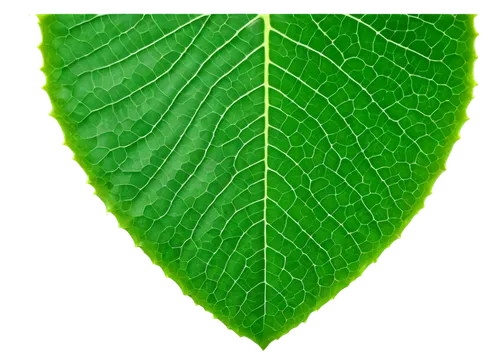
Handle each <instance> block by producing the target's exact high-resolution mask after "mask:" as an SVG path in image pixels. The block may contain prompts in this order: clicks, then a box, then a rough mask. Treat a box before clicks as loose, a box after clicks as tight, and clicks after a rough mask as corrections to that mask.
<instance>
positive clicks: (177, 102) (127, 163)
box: [40, 15, 477, 348]
mask: <svg viewBox="0 0 500 358" xmlns="http://www.w3.org/2000/svg"><path fill="white" fill-rule="evenodd" d="M40 27H41V30H42V35H43V41H42V44H41V46H40V48H41V51H42V54H43V57H44V66H43V68H42V70H43V71H44V73H45V74H46V77H47V84H46V86H45V88H46V90H47V92H48V94H49V96H50V99H51V101H52V104H53V111H52V112H51V114H52V115H53V116H54V117H55V118H56V119H57V120H58V121H59V123H60V124H61V126H62V128H63V131H64V135H65V143H66V144H67V145H68V146H69V147H70V148H71V149H72V150H73V152H74V154H75V159H76V160H77V161H78V163H79V164H80V165H81V166H82V167H83V169H84V170H85V172H86V173H87V175H88V177H89V183H90V184H91V185H93V186H94V187H95V189H96V194H97V195H98V196H99V197H100V198H101V199H102V200H103V201H104V203H105V204H106V207H107V209H108V210H109V211H110V212H112V213H113V214H114V215H115V216H116V217H117V219H118V222H119V223H120V226H121V227H123V228H125V229H126V230H127V231H128V232H129V233H130V234H131V236H132V237H133V239H134V241H135V243H136V245H137V246H140V247H141V248H142V249H143V250H144V252H145V253H146V254H147V255H148V256H149V257H150V258H151V259H152V261H153V262H154V263H155V264H157V265H159V266H160V267H161V268H162V269H163V270H164V272H165V273H166V275H168V276H169V277H171V278H173V279H174V280H175V281H176V282H177V283H178V284H179V286H180V287H181V288H182V290H183V292H184V293H185V294H187V295H189V296H191V297H192V298H193V299H194V301H195V302H196V303H197V304H200V305H202V306H203V307H204V308H205V309H207V310H208V311H210V312H212V313H214V315H215V317H216V318H218V319H220V320H221V321H222V322H224V323H225V324H226V325H227V326H228V327H229V328H231V329H233V330H235V331H236V332H237V333H238V334H240V335H243V336H247V337H249V338H251V339H252V340H254V341H255V342H257V343H258V344H259V345H260V346H261V347H262V348H265V347H266V346H267V345H268V344H269V343H270V342H271V341H273V340H275V339H277V338H279V337H280V336H281V335H283V334H285V333H286V332H288V331H289V330H290V329H291V328H293V327H295V326H297V325H298V324H299V323H301V322H303V321H305V320H306V319H307V317H308V315H309V314H310V313H311V312H312V311H313V310H316V309H318V308H319V307H321V306H322V305H323V304H324V303H326V302H327V301H328V300H330V299H331V298H333V297H334V296H335V295H336V294H337V293H338V292H339V291H340V290H342V289H343V288H345V287H346V286H347V285H348V284H349V283H350V282H352V281H353V280H354V279H355V278H356V277H358V276H359V275H360V274H361V273H362V272H363V270H364V269H365V268H366V267H367V266H368V265H369V264H371V263H372V262H374V261H375V260H376V259H377V257H378V256H379V255H380V254H381V252H382V251H383V250H384V249H385V248H387V247H388V246H389V245H390V244H391V243H392V242H393V241H394V240H395V239H396V238H398V237H399V236H400V234H401V232H402V230H403V228H404V227H405V226H406V225H407V224H408V222H409V221H410V220H411V218H412V217H413V216H414V215H415V214H416V213H417V212H418V210H420V209H421V208H422V207H423V202H424V199H425V197H426V196H427V195H428V194H429V193H430V191H431V187H432V184H433V183H434V181H435V179H436V178H437V177H438V175H439V174H440V173H441V172H442V171H443V170H444V169H445V161H446V158H447V156H448V155H449V152H450V150H451V148H452V146H453V144H454V142H455V141H456V140H457V139H458V133H459V129H460V127H461V126H462V125H463V123H464V121H465V120H466V114H465V111H466V107H467V105H468V103H469V101H470V100H471V98H472V88H473V86H474V85H475V82H474V80H473V77H472V69H473V62H474V60H475V58H476V56H475V52H474V47H473V43H474V38H475V37H476V35H477V34H476V32H475V30H474V27H473V17H472V16H469V15H259V16H257V15H43V16H40Z"/></svg>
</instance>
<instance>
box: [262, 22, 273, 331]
mask: <svg viewBox="0 0 500 358" xmlns="http://www.w3.org/2000/svg"><path fill="white" fill-rule="evenodd" d="M260 17H261V18H262V19H263V20H264V317H263V321H262V330H263V331H264V326H265V323H266V312H267V310H266V309H267V307H266V302H267V256H266V253H267V218H266V213H267V173H268V171H269V165H268V161H267V157H268V147H269V63H270V59H269V32H270V31H271V19H270V16H269V15H260Z"/></svg>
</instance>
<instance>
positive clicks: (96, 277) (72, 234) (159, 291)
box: [23, 17, 493, 358]
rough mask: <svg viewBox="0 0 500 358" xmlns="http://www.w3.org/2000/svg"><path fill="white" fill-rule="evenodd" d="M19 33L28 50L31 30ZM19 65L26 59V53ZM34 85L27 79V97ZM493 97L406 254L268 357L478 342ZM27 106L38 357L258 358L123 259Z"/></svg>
mask: <svg viewBox="0 0 500 358" xmlns="http://www.w3.org/2000/svg"><path fill="white" fill-rule="evenodd" d="M489 19H490V17H482V18H481V31H483V32H485V31H488V27H489V25H488V22H489V21H490V20H489ZM24 27H25V29H24V33H23V36H26V37H27V38H29V37H30V33H31V26H28V25H25V26H24ZM481 46H482V47H481V55H483V56H485V55H488V54H489V52H490V51H489V48H488V41H483V42H482V43H481ZM26 47H28V46H26ZM25 54H26V56H24V55H23V58H29V57H28V50H27V49H26V50H25ZM488 66H489V65H482V66H481V77H482V78H483V79H485V78H488V77H489V75H487V73H489V69H488ZM23 67H24V68H29V64H27V63H26V66H23ZM39 76H40V75H39V74H35V73H33V74H32V75H31V78H30V79H28V80H27V82H26V86H27V87H28V86H29V81H30V80H31V79H38V78H39ZM490 91H491V90H490V89H482V90H481V105H474V106H473V127H472V128H471V129H466V130H465V151H464V152H460V153H457V158H456V159H457V176H456V177H450V178H449V184H446V185H442V186H441V188H440V193H441V199H440V200H438V201H433V203H432V208H433V215H432V217H426V218H425V224H424V225H418V226H417V232H413V233H410V234H409V248H408V249H395V250H393V253H392V256H390V257H386V258H385V259H384V261H385V263H384V264H383V265H378V266H377V270H376V273H370V274H369V279H368V280H367V281H362V282H361V288H356V289H354V290H353V295H352V296H351V297H345V299H344V304H343V305H330V307H329V309H328V313H322V314H321V320H319V321H314V323H313V328H312V329H310V328H308V329H306V330H305V335H304V336H303V337H289V338H288V344H286V345H274V346H273V349H272V352H273V353H272V356H273V357H275V358H279V357H298V356H304V355H306V356H331V355H334V354H337V353H341V352H342V353H343V352H349V353H352V354H353V355H356V354H357V353H358V352H359V351H360V350H362V351H366V353H368V354H375V355H376V356H378V355H382V354H386V353H387V352H390V351H394V350H396V352H398V354H408V353H411V354H413V353H415V354H421V353H422V354H428V353H438V354H446V353H452V352H453V354H454V353H456V352H457V351H458V352H462V349H464V348H465V347H466V346H469V345H470V343H471V342H473V341H474V340H475V339H474V338H473V337H474V336H475V334H476V332H477V329H476V328H477V325H478V323H477V318H476V315H477V313H476V308H475V307H477V303H474V302H476V300H475V297H476V295H480V294H481V292H480V291H478V286H479V284H480V282H481V280H482V277H483V276H484V277H485V278H486V277H487V276H486V274H487V272H484V271H482V270H481V261H480V259H479V258H478V257H480V255H481V254H482V251H484V250H485V249H484V246H482V245H481V246H479V243H480V242H482V241H483V240H488V239H487V237H490V235H491V234H488V236H487V235H486V229H483V227H484V226H485V225H484V219H483V218H484V217H485V215H486V214H487V210H488V209H487V207H486V206H485V204H484V203H485V202H486V200H487V198H488V197H489V196H490V197H491V188H490V186H491V185H489V184H488V180H490V181H491V179H488V168H489V167H491V165H492V164H491V162H487V160H486V159H485V158H486V157H487V154H486V153H487V152H488V150H489V149H488V148H486V146H487V145H488V141H485V140H484V139H483V136H484V134H485V132H486V130H487V128H488V126H489V125H488V122H489V121H490V120H491V119H492V118H489V116H488V115H487V108H488V102H489V99H490V98H491V95H490ZM29 103H30V105H29V109H30V110H31V113H30V114H29V116H27V117H26V118H25V121H28V122H29V129H28V132H30V134H31V135H32V138H29V140H25V141H23V143H24V145H23V149H25V150H27V151H28V154H27V155H29V157H30V158H31V160H30V162H29V166H28V165H27V167H26V169H28V171H29V173H30V174H28V175H29V177H30V180H29V183H27V184H25V185H24V191H25V194H26V195H29V197H30V208H31V210H34V211H35V212H36V213H37V215H35V217H36V218H35V219H34V220H30V225H31V226H34V227H35V229H36V234H35V236H34V240H32V241H33V243H32V244H30V245H31V246H30V247H31V248H32V249H33V250H34V251H35V252H36V253H38V254H37V255H38V260H37V261H36V263H35V262H33V263H32V264H31V265H28V266H29V269H30V277H32V280H31V281H30V280H26V281H27V282H28V284H29V285H30V290H31V297H32V299H31V302H32V303H34V304H36V307H38V309H37V311H36V313H33V317H31V323H30V325H29V328H30V329H33V330H35V332H32V334H34V335H35V336H36V335H40V336H42V337H45V338H46V339H43V340H42V341H41V342H40V343H38V344H40V345H39V346H38V348H39V349H42V352H45V349H48V350H49V351H47V352H50V351H52V350H53V351H59V350H64V351H66V353H70V354H71V356H72V355H73V353H74V354H76V353H84V352H86V353H87V354H89V353H90V352H92V354H101V353H103V354H104V353H106V354H110V353H112V352H114V351H118V350H123V349H124V348H125V352H128V353H131V352H133V351H134V350H137V351H138V352H143V354H161V355H163V356H177V355H180V354H182V355H187V356H191V355H194V356H198V355H208V356H212V355H214V356H218V357H255V353H249V352H248V346H246V345H235V344H232V340H231V338H230V337H227V336H224V334H223V331H222V329H220V328H218V329H208V328H207V322H206V321H201V320H200V319H199V313H193V312H192V309H191V306H190V305H178V304H176V303H175V296H176V293H175V291H174V289H172V288H168V286H167V282H166V281H160V280H159V274H158V273H151V272H144V266H143V265H144V259H143V258H142V257H129V256H128V255H127V242H126V241H122V240H120V234H119V233H116V232H113V231H112V230H111V226H110V225H105V224H104V222H103V217H102V216H96V206H95V202H94V201H89V200H88V199H87V198H88V194H87V193H81V192H80V190H79V187H80V178H79V177H74V176H72V175H71V168H72V166H71V162H70V161H68V160H64V159H63V153H61V152H56V151H55V135H56V130H55V129H53V128H48V125H47V124H48V123H47V121H40V120H39V113H40V112H46V111H47V106H46V105H40V104H39V89H37V88H35V89H31V90H30V92H29ZM491 184H493V183H491ZM489 240H491V237H490V238H489ZM29 282H33V283H29ZM35 282H36V283H35ZM47 334H48V336H47ZM47 337H49V338H47ZM158 352H159V353H158Z"/></svg>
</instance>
